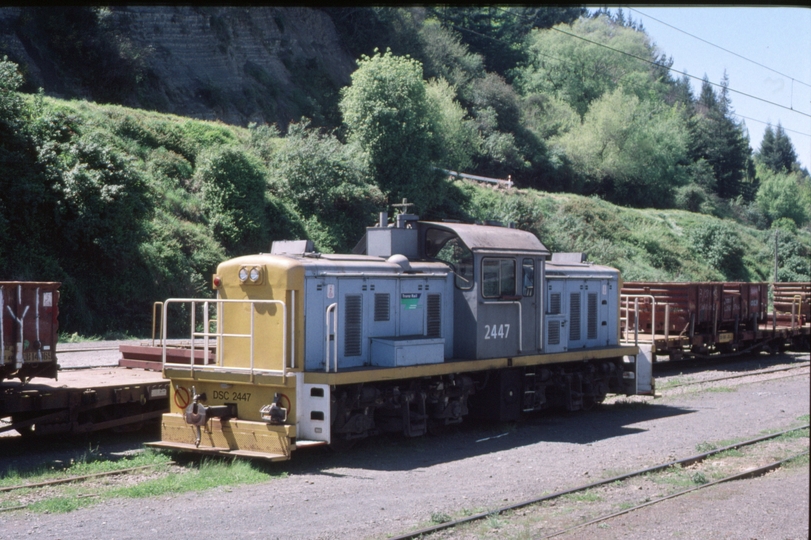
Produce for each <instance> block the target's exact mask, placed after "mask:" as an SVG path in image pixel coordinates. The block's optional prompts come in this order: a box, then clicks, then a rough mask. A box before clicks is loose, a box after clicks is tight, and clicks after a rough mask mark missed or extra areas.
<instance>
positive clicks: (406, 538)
mask: <svg viewBox="0 0 811 540" xmlns="http://www.w3.org/2000/svg"><path fill="white" fill-rule="evenodd" d="M807 429H809V424H806V425H803V426H800V427H796V428H792V429H788V430H784V431H781V432H778V433H772V434H769V435H764V436H761V437H756V438H753V439H749V440H746V441H742V442H738V443H735V444H730V445H727V446H724V447H722V448H714V449H712V450H709V451H707V452H703V453H701V454H696V455H691V456H687V457H684V458H681V459H677V460H673V461H669V462H667V463H662V464H659V465H655V466H653V467H648V468H645V469H640V470H637V471H633V472H630V473H626V474H622V475H618V476H614V477H612V478H608V479H606V480H601V481H598V482H591V483H589V484H584V485H581V486H577V487H574V488H570V489H566V490H563V491H559V492H556V493H552V494H548V495H542V496H539V497H534V498H532V499H527V500H524V501H520V502H518V503H514V504H510V505H506V506H502V507H499V508H496V509H492V510H488V511H486V512H480V513H477V514H474V515H470V516H465V517H463V518H460V519H455V520H451V521H446V522H444V523H439V524H437V525H434V526H430V527H425V528H423V529H420V530H417V531H413V532H409V533H406V534H403V535H400V536H391V537H389V540H411V539H416V538H424V537H428V536H429V535H432V534H434V533H438V532H440V531H444V530H448V529H453V528H456V527H460V526H462V525H466V524H470V523H473V522H476V521H482V520H485V519H489V518H492V517H493V516H501V515H504V514H506V513H508V512H511V511H514V510H518V509H521V508H525V507H531V506H537V505H540V504H542V503H545V502H548V501H554V500H555V499H560V498H563V497H565V496H569V495H574V494H577V493H584V492H587V491H588V490H592V489H594V488H598V487H601V486H609V485H611V484H615V483H619V482H623V481H626V480H629V479H632V478H637V477H642V476H645V475H650V474H651V473H658V472H662V471H666V470H668V469H671V468H674V467H689V466H692V465H695V464H698V463H700V462H703V461H705V460H707V459H708V458H710V457H713V456H717V455H719V454H722V453H724V452H730V451H735V450H739V449H741V448H744V447H747V446H752V445H756V444H758V443H762V442H765V441H770V440H774V439H777V438H779V437H783V436H786V435H788V434H793V433H796V432H798V431H801V430H807ZM804 455H808V450H805V451H804V452H799V453H797V454H795V455H792V456H790V457H788V458H785V459H781V460H777V461H773V462H770V463H768V464H765V465H761V466H758V467H754V468H750V469H748V470H745V471H743V472H740V473H736V474H731V475H728V476H725V477H723V478H721V479H718V480H715V481H712V482H709V481H706V482H702V483H700V485H697V486H695V487H691V488H689V489H684V490H681V491H678V492H676V493H672V494H669V495H667V496H664V497H658V498H656V499H653V500H648V501H645V502H643V503H640V504H636V505H634V506H632V507H629V508H625V509H622V510H620V511H617V512H611V513H607V514H604V515H601V516H598V517H597V518H593V519H590V520H588V521H585V522H582V523H578V524H576V525H574V526H571V527H567V528H564V529H560V530H557V531H555V532H553V533H551V534H546V535H540V536H538V538H554V537H557V536H560V535H563V534H566V533H568V532H571V531H573V530H576V529H579V528H582V527H585V526H588V525H592V524H595V523H600V522H603V521H606V520H610V519H612V518H615V517H618V516H621V515H623V514H627V513H629V512H633V511H635V510H638V509H641V508H644V507H647V506H651V505H653V504H657V503H660V502H663V501H666V500H670V499H673V498H676V497H680V496H683V495H686V494H688V493H692V492H694V491H697V490H700V489H704V488H709V487H713V486H716V485H718V484H721V483H724V482H730V481H734V480H740V479H745V478H754V477H757V476H761V475H763V474H765V473H767V472H770V471H773V470H775V469H777V468H779V467H781V466H783V465H784V464H786V463H787V462H789V461H792V460H794V459H797V458H799V457H802V456H804Z"/></svg>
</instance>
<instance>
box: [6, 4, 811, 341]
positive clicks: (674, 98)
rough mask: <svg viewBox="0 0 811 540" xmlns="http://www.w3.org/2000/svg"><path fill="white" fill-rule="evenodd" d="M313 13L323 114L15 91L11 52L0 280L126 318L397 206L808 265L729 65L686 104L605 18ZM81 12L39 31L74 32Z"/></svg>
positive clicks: (606, 246)
mask: <svg viewBox="0 0 811 540" xmlns="http://www.w3.org/2000/svg"><path fill="white" fill-rule="evenodd" d="M327 12H328V13H330V14H331V15H332V16H333V19H334V20H335V21H336V26H337V28H338V30H339V32H340V33H341V35H342V36H343V39H344V40H348V41H347V47H349V48H350V49H351V50H355V51H356V52H357V54H358V63H357V70H356V71H355V72H354V73H353V74H352V77H351V84H350V85H348V86H347V87H345V88H344V89H343V90H342V91H341V93H340V96H339V97H338V98H337V99H338V105H337V108H338V109H339V110H340V114H341V118H340V122H334V124H333V125H332V126H331V127H329V126H328V127H326V128H324V127H320V128H316V127H313V124H312V123H311V122H310V121H309V120H307V119H297V120H294V119H288V120H289V126H288V128H287V130H286V133H282V132H280V131H279V130H278V129H277V128H275V127H273V126H267V125H251V126H248V127H247V128H243V127H236V126H226V125H224V124H221V123H216V122H203V121H197V120H191V119H186V118H181V117H175V116H169V115H161V114H158V113H152V112H145V111H139V110H135V109H127V108H124V107H121V106H117V105H97V104H93V103H88V102H82V101H62V100H57V99H52V98H48V97H45V95H44V94H42V93H35V94H22V93H19V90H20V89H21V88H24V86H23V85H24V84H25V83H24V78H23V77H22V75H21V74H20V73H19V71H18V69H17V66H16V65H15V64H14V63H12V62H9V61H7V60H4V61H0V279H4V280H9V279H20V280H58V281H62V282H63V287H62V292H63V300H62V303H61V310H62V317H61V323H62V326H63V330H65V331H68V332H75V331H78V332H82V333H104V332H110V331H120V330H128V331H130V332H133V333H136V334H137V333H142V332H144V331H145V330H146V329H147V328H148V327H149V323H150V320H149V318H150V316H151V309H150V306H151V303H152V302H153V301H158V300H163V299H165V298H167V297H189V296H199V295H208V294H210V288H209V282H210V275H211V273H212V272H214V271H215V269H216V265H217V264H218V263H219V262H220V261H222V260H224V259H225V258H228V257H231V256H237V255H242V254H245V253H250V252H258V251H266V250H268V249H269V247H270V243H271V242H272V241H273V240H277V239H291V238H310V239H312V240H313V241H314V242H315V244H316V246H317V248H318V249H319V250H322V251H324V252H332V251H335V252H338V251H344V252H345V251H348V250H350V249H352V247H353V246H354V245H355V243H356V242H357V240H358V239H359V238H360V237H361V236H362V234H363V228H364V226H366V225H368V224H370V223H373V222H374V220H375V218H374V216H375V214H376V213H377V212H378V211H382V210H387V209H388V208H387V206H388V205H390V204H392V203H398V202H400V201H401V199H403V198H408V200H409V201H410V202H413V203H416V209H415V211H416V212H417V213H420V214H421V215H423V217H428V218H433V219H440V218H451V219H461V220H496V221H501V222H505V223H506V222H513V223H515V224H516V225H517V226H518V227H520V228H523V229H526V230H530V231H532V232H534V233H536V234H537V235H538V236H539V238H541V240H542V241H543V242H544V243H545V244H546V245H547V246H548V247H549V248H550V249H552V250H553V251H585V252H587V253H588V254H589V258H590V260H592V261H595V262H598V263H603V264H609V265H613V266H616V267H618V268H620V270H622V272H623V277H624V278H625V279H626V280H640V279H649V280H682V281H687V280H765V279H769V278H770V277H771V275H772V271H773V270H772V269H773V260H774V246H775V240H777V245H778V266H779V271H778V277H779V279H781V280H792V281H803V280H804V281H807V280H809V279H811V262H810V261H811V230H809V222H811V210H809V209H810V208H811V178H810V177H809V174H808V172H807V171H806V170H804V169H801V168H800V167H799V164H798V163H797V157H796V152H794V149H793V147H792V145H791V141H790V139H789V138H788V137H787V135H786V134H785V132H784V131H783V129H782V128H781V127H780V125H778V126H777V129H776V130H772V128H771V127H769V128H768V129H767V132H766V136H765V137H764V139H763V143H762V145H761V148H760V149H759V150H758V151H757V152H754V153H753V152H752V151H751V149H750V148H749V141H748V136H747V133H746V131H745V129H744V127H743V125H742V124H741V123H740V122H739V121H737V120H736V119H735V116H734V112H733V111H732V106H731V102H730V99H729V96H728V91H727V89H728V85H729V81H727V80H726V79H724V80H723V81H720V84H718V85H713V84H712V83H710V81H708V80H705V81H704V84H703V85H702V89H701V92H700V95H699V96H697V97H694V96H693V95H692V92H691V90H690V86H689V84H688V82H687V81H686V80H684V79H680V80H677V79H673V78H671V76H670V74H669V71H668V69H667V68H668V67H669V65H670V64H671V63H672V61H671V60H668V59H667V58H666V57H665V56H664V55H663V54H662V53H661V52H660V51H658V50H656V48H655V47H654V46H653V45H652V44H651V42H650V40H649V39H648V37H647V35H646V34H645V33H644V31H643V30H641V29H640V28H638V27H637V26H636V25H635V24H633V23H632V22H631V21H627V20H625V19H624V18H622V16H621V15H620V16H613V17H612V16H609V15H607V14H605V13H603V12H599V13H597V14H595V15H593V16H582V17H580V18H578V16H579V15H584V13H583V12H582V11H581V10H579V9H574V8H572V9H558V8H494V7H482V8H450V7H443V8H431V9H423V8H420V9H416V8H412V9H400V8H331V9H329V10H327ZM82 14H85V15H86V10H85V11H82V10H79V11H77V12H76V13H74V18H73V19H69V20H68V21H67V24H66V26H65V28H63V29H60V30H59V32H55V33H54V35H53V37H52V40H51V42H49V43H51V45H49V46H52V47H55V48H59V49H60V50H63V49H65V47H66V46H67V45H65V43H66V42H69V43H70V44H71V45H70V47H67V49H65V50H68V51H70V50H73V49H71V47H73V48H75V47H77V46H78V45H77V43H79V42H75V41H70V40H72V39H74V38H76V36H74V34H71V33H70V32H71V30H70V29H71V28H76V26H77V25H79V24H80V23H81V21H82V19H81V17H80V16H84V15H82ZM37 21H38V22H37V24H40V25H41V24H45V23H47V24H51V25H53V24H55V23H54V21H52V20H51V18H49V17H45V16H44V15H43V16H42V17H39V18H38V19H37ZM43 21H44V22H43ZM48 21H50V22H48ZM32 24H33V23H32ZM88 28H90V30H91V32H90V33H88V34H87V36H85V37H83V38H82V40H80V44H81V45H82V47H87V48H89V49H90V50H82V51H81V54H79V53H77V54H79V56H78V57H77V58H78V59H81V61H83V62H90V63H92V62H96V57H99V58H102V59H103V58H107V57H112V56H115V55H114V54H113V52H115V51H113V50H112V49H110V50H107V49H104V48H103V47H102V52H103V51H104V50H107V53H104V54H102V53H99V52H98V51H97V50H95V49H98V48H99V47H101V45H99V44H100V43H102V42H103V41H104V39H105V37H104V36H106V35H107V34H108V33H109V27H107V26H105V25H104V21H100V20H97V21H96V22H95V23H94V25H90V26H88ZM40 30H41V29H40ZM71 36H74V37H73V38H72V37H71ZM76 39H78V38H76ZM66 40H67V41H66ZM121 46H122V44H121V43H119V44H118V47H119V49H120V47H121ZM378 46H379V47H381V49H377V48H376V47H378ZM605 46H608V47H610V48H606V47H605ZM382 47H385V49H382ZM80 48H81V47H80ZM119 49H116V51H118V52H116V53H115V54H119V55H120V54H121V51H120V50H119ZM77 50H78V49H77ZM94 50H95V52H93V51H94ZM382 50H385V52H381V51H382ZM111 51H113V52H111ZM616 51H623V52H624V53H625V54H618V53H617V52H616ZM63 52H64V51H63ZM105 54H106V56H105ZM99 55H101V56H99ZM77 58H74V59H72V60H70V61H71V62H73V61H76V60H77ZM99 61H101V60H99ZM133 61H134V60H133ZM60 69H61V70H63V72H64V73H65V74H68V73H70V72H71V71H70V70H71V69H73V68H71V65H70V64H69V62H68V60H65V64H64V65H63V66H62V67H61V68H60ZM94 69H95V68H94ZM133 69H134V68H133ZM136 71H137V70H136ZM134 72H135V71H134ZM134 72H133V73H134ZM93 73H96V71H94V70H93V69H91V70H88V71H87V72H86V73H85V75H86V76H87V77H90V78H91V79H92V77H93ZM66 76H67V75H66ZM117 76H118V75H117ZM120 76H121V77H125V76H129V75H128V74H125V73H122V74H120ZM116 80H118V79H115V80H113V81H112V82H110V85H111V86H108V87H104V88H100V89H99V90H98V91H99V92H102V91H103V92H104V96H103V97H104V98H105V99H114V98H115V96H116V91H117V88H120V85H119V83H117V82H115V81H116ZM121 80H124V79H121ZM87 84H88V85H91V84H92V80H88V83H87ZM120 84H126V80H124V83H120ZM117 85H119V86H117ZM714 86H715V87H718V88H719V90H716V89H715V88H714ZM89 87H90V86H88V88H89ZM94 96H95V94H94ZM99 97H101V95H99ZM330 99H334V97H333V98H330ZM336 114H337V113H336ZM325 123H326V124H328V123H329V121H328V120H327V119H325V118H321V119H319V121H318V124H319V125H321V126H323V125H324V124H325ZM286 125H287V123H286ZM442 170H456V171H462V172H468V173H473V174H478V175H484V176H493V177H499V178H506V177H508V176H510V177H511V178H512V180H513V181H515V182H516V185H517V187H518V188H520V189H518V190H515V189H512V190H500V189H492V188H489V187H481V186H477V185H474V184H470V183H467V182H462V181H453V180H450V179H448V178H447V175H445V174H443V173H442V172H441V171H442ZM643 208H646V210H643Z"/></svg>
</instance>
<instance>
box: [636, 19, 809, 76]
mask: <svg viewBox="0 0 811 540" xmlns="http://www.w3.org/2000/svg"><path fill="white" fill-rule="evenodd" d="M627 7H628V9H629V10H630V11H634V12H636V13H638V14H640V15H642V16H644V17H648V18H649V19H651V20H654V21H656V22H658V23H659V24H663V25H665V26H669V27H670V28H672V29H673V30H677V31H679V32H681V33H682V34H685V35H688V36H690V37H691V38H693V39H697V40H699V41H703V42H704V43H706V44H707V45H712V46H713V47H715V48H716V49H721V50H722V51H724V52H727V53H729V54H732V55H735V56H737V57H738V58H742V59H743V60H746V61H747V62H751V63H753V64H755V65H756V66H760V67H762V68H764V69H768V70H769V71H771V72H772V73H777V74H778V75H780V76H781V77H786V78H787V79H791V80H792V81H794V82H798V83H800V84H802V85H805V86H808V87H809V88H811V84H808V83H806V82H804V81H801V80H799V79H795V78H794V77H792V76H791V75H786V74H785V73H780V72H779V71H777V70H776V69H772V68H770V67H769V66H766V65H763V64H761V63H760V62H756V61H755V60H752V59H751V58H747V57H745V56H743V55H740V54H738V53H736V52H734V51H730V50H729V49H725V48H723V47H721V46H720V45H716V44H715V43H712V42H710V41H707V40H706V39H703V38H700V37H698V36H695V35H693V34H691V33H690V32H685V31H684V30H682V29H681V28H676V27H675V26H673V25H672V24H668V23H666V22H664V21H660V20H659V19H657V18H656V17H652V16H650V15H648V14H647V13H642V12H641V11H639V10H638V9H634V8H632V7H630V6H627Z"/></svg>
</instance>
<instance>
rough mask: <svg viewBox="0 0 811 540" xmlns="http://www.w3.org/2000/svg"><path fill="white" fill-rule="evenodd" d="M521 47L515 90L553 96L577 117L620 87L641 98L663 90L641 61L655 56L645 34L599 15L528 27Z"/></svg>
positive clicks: (648, 66)
mask: <svg viewBox="0 0 811 540" xmlns="http://www.w3.org/2000/svg"><path fill="white" fill-rule="evenodd" d="M558 30H559V31H558ZM567 34H574V35H567ZM580 38H582V39H580ZM598 43H599V44H602V45H605V46H601V45H598ZM525 47H526V51H527V62H526V64H524V65H523V66H522V67H519V68H517V69H516V79H515V84H516V86H517V88H518V89H519V90H520V92H521V93H522V94H523V95H525V96H526V95H530V94H549V95H552V96H555V97H557V98H559V99H562V100H563V101H565V102H567V103H568V104H569V105H571V107H572V108H574V109H575V110H576V111H577V112H578V114H580V116H581V117H583V116H584V115H585V114H586V111H587V110H588V108H589V105H590V104H591V102H593V101H594V100H596V99H598V98H600V97H601V96H602V95H604V94H606V93H608V92H611V91H613V90H614V89H616V88H617V87H619V86H624V87H625V88H626V89H627V90H628V91H629V92H630V91H633V92H634V93H636V95H637V96H638V97H640V98H643V99H647V98H648V96H650V95H651V94H653V95H663V93H664V91H665V87H664V86H662V85H661V83H660V81H658V80H656V79H654V78H653V77H652V76H651V68H650V64H649V63H647V62H645V61H644V60H650V61H653V60H655V56H654V53H655V51H654V49H653V47H652V45H651V43H650V41H649V39H648V37H647V36H646V35H645V34H644V33H642V32H637V31H636V30H633V29H631V28H625V27H623V26H621V25H618V24H616V23H614V22H612V21H611V20H610V19H608V18H607V17H604V16H603V17H598V18H596V19H584V18H581V19H578V20H577V21H575V23H574V24H572V25H571V26H565V25H559V26H557V27H556V28H555V29H552V30H533V31H532V32H531V33H530V35H529V37H528V38H527V40H526V45H525ZM612 49H613V50H612ZM617 50H620V51H623V52H625V53H626V54H619V53H617V52H616V51H617ZM634 57H638V58H642V59H643V60H638V59H637V58H634Z"/></svg>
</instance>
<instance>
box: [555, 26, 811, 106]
mask: <svg viewBox="0 0 811 540" xmlns="http://www.w3.org/2000/svg"><path fill="white" fill-rule="evenodd" d="M552 30H555V31H557V32H560V33H561V34H566V35H567V36H571V37H573V38H577V39H582V40H583V41H586V42H588V43H591V44H593V45H597V46H598V47H604V48H606V49H608V50H610V51H614V52H618V53H620V54H624V55H626V56H630V57H631V58H636V59H637V60H640V61H642V62H646V63H648V64H651V65H653V66H657V67H663V68H665V69H667V70H669V71H672V72H674V73H678V74H679V75H683V76H685V77H690V78H692V79H696V80H699V81H703V80H704V79H702V78H700V77H696V76H695V75H690V74H689V73H686V72H683V71H679V70H678V69H673V68H672V67H667V66H664V65H662V64H660V63H658V62H654V61H653V60H649V59H647V58H642V57H641V56H637V55H635V54H631V53H629V52H625V51H623V50H621V49H615V48H614V47H609V46H608V45H605V44H604V43H600V42H598V41H594V40H591V39H588V38H584V37H583V36H578V35H577V34H572V33H571V32H566V31H564V30H561V29H560V28H558V27H557V26H553V27H552ZM708 82H709V81H708ZM710 84H711V85H713V86H717V87H719V88H726V89H727V90H729V91H730V92H735V93H736V94H740V95H742V96H746V97H748V98H752V99H756V100H758V101H762V102H763V103H768V104H769V105H774V106H775V107H780V108H783V109H786V110H787V111H792V112H795V113H797V114H801V115H803V116H807V117H808V118H811V114H808V113H806V112H803V111H798V110H797V109H794V108H792V107H786V106H785V105H781V104H780V103H775V102H774V101H769V100H768V99H763V98H761V97H758V96H753V95H752V94H747V93H746V92H741V91H740V90H735V89H734V88H730V87H729V86H726V87H725V86H723V85H721V84H718V83H714V82H710Z"/></svg>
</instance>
